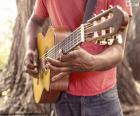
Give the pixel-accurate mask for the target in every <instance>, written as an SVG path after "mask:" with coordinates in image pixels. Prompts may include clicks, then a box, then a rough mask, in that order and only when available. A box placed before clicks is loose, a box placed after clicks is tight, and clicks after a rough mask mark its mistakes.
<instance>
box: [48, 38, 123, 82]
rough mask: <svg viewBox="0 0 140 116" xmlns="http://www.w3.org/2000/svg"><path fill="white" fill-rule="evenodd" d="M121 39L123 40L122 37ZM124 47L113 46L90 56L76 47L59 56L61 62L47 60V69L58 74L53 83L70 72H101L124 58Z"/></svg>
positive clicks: (121, 45)
mask: <svg viewBox="0 0 140 116" xmlns="http://www.w3.org/2000/svg"><path fill="white" fill-rule="evenodd" d="M123 38H125V37H124V36H123ZM124 45H125V39H124V40H123V44H118V43H116V44H113V45H112V46H110V47H108V48H107V49H106V50H105V51H103V52H102V53H100V54H98V55H91V54H90V53H88V52H87V51H85V50H84V49H82V48H80V47H78V48H77V49H75V50H73V51H71V52H69V53H68V54H66V55H62V56H61V60H55V59H51V58H48V59H47V60H48V62H49V63H48V65H47V67H48V68H50V69H51V70H53V71H55V72H60V73H59V74H58V75H55V76H54V77H53V78H52V80H53V81H55V80H57V79H60V78H62V77H64V76H65V75H67V74H68V73H70V72H73V71H77V72H84V71H103V70H108V69H110V68H112V67H114V66H116V65H117V64H118V63H119V62H120V61H121V60H122V58H123V56H124Z"/></svg>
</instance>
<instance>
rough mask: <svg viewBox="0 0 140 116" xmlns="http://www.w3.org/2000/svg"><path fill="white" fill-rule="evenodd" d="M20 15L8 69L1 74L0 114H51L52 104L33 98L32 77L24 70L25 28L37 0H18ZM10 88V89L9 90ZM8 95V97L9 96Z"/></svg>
mask: <svg viewBox="0 0 140 116" xmlns="http://www.w3.org/2000/svg"><path fill="white" fill-rule="evenodd" d="M16 3H17V10H18V15H17V18H16V23H15V26H14V29H13V36H14V39H13V44H12V48H11V53H10V56H9V62H8V65H7V68H6V70H5V71H4V72H3V73H2V74H1V78H0V82H1V86H0V91H1V92H2V91H4V92H7V93H6V95H5V93H4V92H3V93H2V94H4V95H3V96H2V95H1V102H0V114H2V113H6V114H13V113H17V114H18V113H22V112H23V113H45V114H48V116H49V115H50V111H51V105H50V104H40V105H37V104H35V103H34V100H33V90H32V80H31V79H32V78H31V77H29V75H27V74H26V73H24V71H23V65H22V64H23V58H24V54H25V47H24V44H23V43H24V30H25V26H26V23H27V21H28V19H29V17H30V15H31V12H32V9H33V6H34V3H35V0H17V1H16ZM9 90H10V91H9ZM7 95H8V97H7Z"/></svg>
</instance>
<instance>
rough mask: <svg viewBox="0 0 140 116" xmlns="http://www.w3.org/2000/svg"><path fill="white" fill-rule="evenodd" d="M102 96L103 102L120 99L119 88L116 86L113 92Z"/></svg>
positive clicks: (110, 91)
mask: <svg viewBox="0 0 140 116" xmlns="http://www.w3.org/2000/svg"><path fill="white" fill-rule="evenodd" d="M100 96H101V98H102V100H105V101H112V100H115V99H118V91H117V87H116V86H115V87H113V88H112V89H111V90H109V91H107V92H105V93H102V94H101V95H100Z"/></svg>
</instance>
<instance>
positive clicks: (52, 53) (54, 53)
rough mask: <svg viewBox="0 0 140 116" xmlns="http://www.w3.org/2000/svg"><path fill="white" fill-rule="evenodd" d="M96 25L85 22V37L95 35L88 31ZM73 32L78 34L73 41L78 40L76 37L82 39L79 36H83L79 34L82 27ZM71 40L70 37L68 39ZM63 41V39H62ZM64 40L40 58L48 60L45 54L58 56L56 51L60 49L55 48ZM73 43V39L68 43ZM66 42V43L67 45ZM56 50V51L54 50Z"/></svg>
mask: <svg viewBox="0 0 140 116" xmlns="http://www.w3.org/2000/svg"><path fill="white" fill-rule="evenodd" d="M93 27H94V25H93V24H91V23H87V24H84V32H85V33H84V37H85V38H87V37H91V36H93V34H94V32H87V31H88V30H91V29H92V28H93ZM72 34H75V35H76V36H74V38H72V41H76V40H77V39H75V38H78V39H80V38H79V37H81V36H79V35H81V30H80V27H78V28H77V29H76V30H75V31H74V32H72ZM72 34H71V35H72ZM68 37H70V36H68ZM68 40H69V39H68ZM62 42H63V41H62ZM62 42H60V43H58V44H57V45H56V46H55V47H53V48H52V49H50V50H49V51H48V52H46V53H45V54H43V55H42V56H41V57H40V59H41V60H46V57H44V56H46V55H47V56H54V57H55V56H56V51H58V50H57V49H56V50H55V48H56V47H57V46H59V45H60V44H61V43H62ZM69 43H70V44H71V41H70V42H67V43H66V44H69ZM66 44H65V45H66ZM54 50H55V51H54Z"/></svg>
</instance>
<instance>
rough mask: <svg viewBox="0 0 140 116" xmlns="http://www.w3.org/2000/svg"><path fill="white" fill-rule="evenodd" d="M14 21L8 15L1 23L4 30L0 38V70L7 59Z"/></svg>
mask: <svg viewBox="0 0 140 116" xmlns="http://www.w3.org/2000/svg"><path fill="white" fill-rule="evenodd" d="M13 26H14V21H13V19H12V18H10V17H6V20H5V21H4V23H3V24H2V27H3V28H4V31H3V33H2V35H1V38H0V70H2V69H3V68H4V67H5V65H6V64H7V61H8V56H9V53H10V48H11V44H12V30H13Z"/></svg>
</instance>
